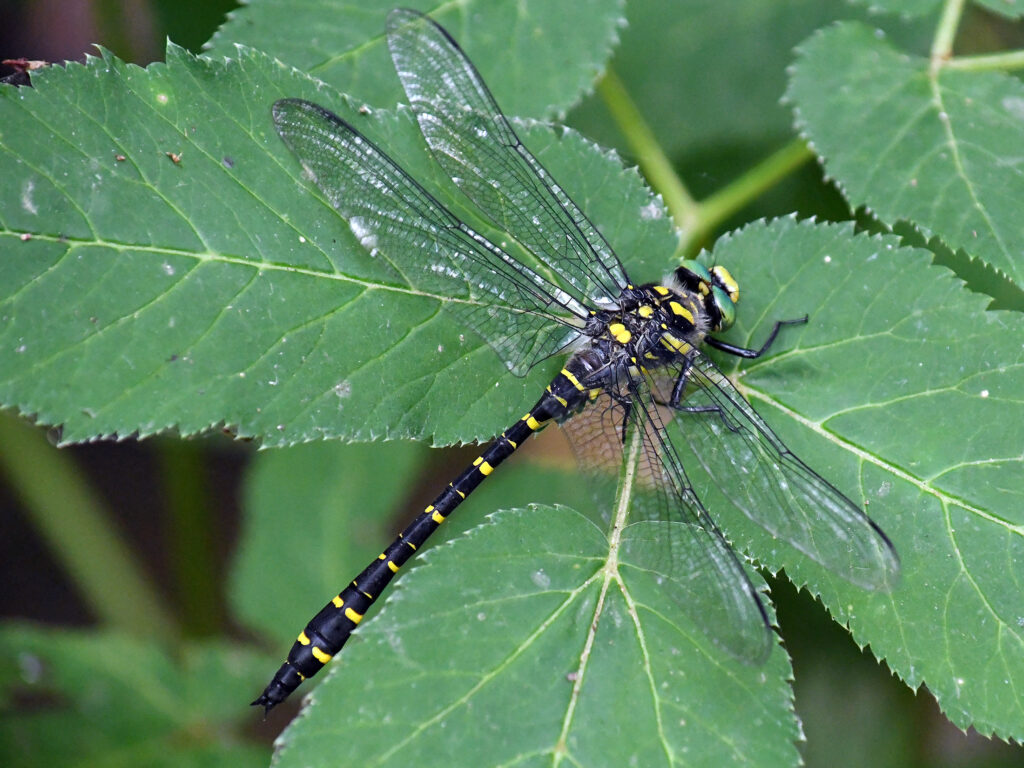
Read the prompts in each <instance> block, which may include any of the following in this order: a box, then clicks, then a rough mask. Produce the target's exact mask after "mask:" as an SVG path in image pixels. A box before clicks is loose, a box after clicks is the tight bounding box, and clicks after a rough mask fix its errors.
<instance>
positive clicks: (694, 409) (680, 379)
mask: <svg viewBox="0 0 1024 768" xmlns="http://www.w3.org/2000/svg"><path fill="white" fill-rule="evenodd" d="M776 325H778V324H776ZM777 330H778V329H777V328H776V331H777ZM772 336H773V338H774V332H773V334H772ZM769 343H771V340H769ZM691 368H693V363H692V362H691V361H690V360H689V359H687V360H686V362H685V363H683V367H682V368H681V369H680V371H679V376H677V377H676V382H675V384H674V385H673V386H672V395H671V397H670V398H669V401H668V402H667V403H662V402H658V405H667V406H668V407H669V408H671V409H672V410H674V411H677V412H679V413H716V414H718V417H719V418H720V419H721V420H722V423H723V424H725V427H726V429H728V430H729V431H730V432H739V431H740V429H739V427H738V426H736V425H735V424H732V423H731V422H730V421H729V419H728V418H726V415H725V411H724V410H723V409H722V408H721V407H719V406H717V405H683V395H684V394H685V393H686V384H687V382H688V381H689V380H690V369H691ZM656 402H657V401H656Z"/></svg>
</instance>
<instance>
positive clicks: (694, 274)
mask: <svg viewBox="0 0 1024 768" xmlns="http://www.w3.org/2000/svg"><path fill="white" fill-rule="evenodd" d="M676 277H677V278H679V282H681V283H682V284H683V286H684V287H686V288H688V289H690V290H691V291H695V290H697V284H698V283H707V284H708V285H711V284H712V283H713V282H714V279H713V278H712V277H711V273H710V272H708V268H707V267H705V266H704V265H703V264H701V263H700V262H699V261H689V260H688V261H684V262H683V263H682V264H680V265H679V267H678V268H677V269H676Z"/></svg>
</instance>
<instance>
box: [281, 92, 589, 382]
mask: <svg viewBox="0 0 1024 768" xmlns="http://www.w3.org/2000/svg"><path fill="white" fill-rule="evenodd" d="M273 116H274V124H275V125H276V127H277V132H278V133H279V134H280V135H281V138H282V139H283V140H284V142H285V144H287V145H288V147H289V149H291V150H292V152H294V153H295V155H296V156H297V157H298V159H299V160H300V161H301V163H302V165H303V167H304V168H305V170H306V172H307V174H308V175H309V176H310V177H311V178H312V180H313V181H314V182H315V183H316V185H317V186H318V187H319V188H320V190H321V191H322V192H323V194H324V195H325V196H326V198H327V200H328V202H330V204H331V205H332V206H334V208H335V209H336V210H337V211H338V212H339V213H340V214H341V215H342V216H343V217H344V218H345V219H346V220H347V221H348V223H349V226H350V227H351V229H352V231H353V233H354V234H355V235H356V237H357V238H358V239H359V241H360V242H361V243H362V244H363V246H364V247H365V248H367V249H368V250H369V251H370V253H371V254H373V255H375V256H377V257H379V258H382V259H387V261H388V263H389V264H390V266H391V267H392V268H393V270H394V272H395V274H396V275H398V276H399V277H398V279H399V281H400V282H402V283H403V284H402V285H400V286H396V289H407V290H412V291H415V292H417V293H421V294H426V295H430V296H433V297H435V298H437V299H439V300H441V301H442V302H443V303H444V304H445V305H447V306H448V307H450V309H451V310H452V311H454V312H455V313H456V314H457V315H458V316H459V317H461V318H462V319H464V321H465V322H466V323H468V324H469V325H470V327H472V328H474V329H475V330H476V331H478V332H479V333H480V334H481V335H482V336H483V338H484V339H485V340H486V341H487V342H488V343H489V344H490V345H491V346H492V347H493V348H494V349H495V351H496V352H497V353H498V355H499V356H500V357H501V358H502V359H503V360H504V361H505V362H506V364H507V365H508V367H509V368H510V369H511V370H512V371H513V372H514V373H516V374H519V375H522V374H524V373H525V372H526V370H527V369H528V368H529V366H530V365H531V364H532V363H534V362H536V361H537V360H539V359H541V358H543V357H547V356H549V355H552V354H554V353H556V352H558V351H560V350H561V349H563V348H564V347H565V346H566V345H567V344H569V343H571V342H572V341H573V340H574V339H575V338H576V337H577V336H578V335H579V331H578V329H579V327H581V326H582V324H583V323H584V321H585V318H586V316H587V310H586V309H585V308H584V307H583V306H582V305H581V304H579V303H578V302H577V301H575V300H574V299H572V297H570V296H568V295H567V294H566V293H565V292H564V291H561V290H560V289H559V288H558V287H557V286H555V285H553V284H551V283H550V282H549V281H547V280H546V279H545V278H543V277H541V276H540V275H539V274H537V273H536V272H534V271H533V270H531V269H530V268H529V267H527V266H525V265H523V264H521V263H519V262H518V261H516V260H515V259H514V258H512V257H511V256H510V255H509V254H507V253H506V252H505V251H503V250H502V249H501V248H499V247H498V246H496V245H494V244H493V243H492V242H490V241H489V240H487V239H486V238H485V237H483V236H482V235H480V234H479V233H477V232H475V231H473V230H472V229H470V228H469V227H468V226H466V225H465V224H464V223H463V222H461V221H460V220H459V219H458V218H457V217H456V216H455V215H454V214H453V213H451V212H450V211H449V210H448V209H447V208H445V207H444V206H443V205H442V204H441V203H440V202H438V201H437V200H436V199H435V198H434V197H433V196H432V195H430V193H429V192H427V191H426V190H425V189H424V188H423V187H422V186H420V185H419V184H418V183H417V182H416V181H414V180H413V179H412V178H411V177H410V176H409V175H408V174H407V173H405V171H403V170H402V169H401V168H400V167H399V166H398V165H397V164H396V163H395V162H394V161H393V160H391V158H389V157H388V156H387V155H386V154H385V153H384V152H382V151H381V150H380V149H378V148H377V147H376V146H375V145H374V144H373V142H371V141H370V140H369V139H367V138H366V137H365V136H363V135H362V134H361V133H359V132H358V131H357V130H356V129H355V128H353V127H352V126H351V125H349V124H348V123H347V122H345V121H344V120H342V119H341V118H340V117H338V116H337V115H335V114H333V113H331V112H329V111H328V110H326V109H324V108H322V107H320V106H317V105H316V104H313V103H311V102H308V101H302V100H300V99H283V100H281V101H278V102H277V103H275V104H274V109H273Z"/></svg>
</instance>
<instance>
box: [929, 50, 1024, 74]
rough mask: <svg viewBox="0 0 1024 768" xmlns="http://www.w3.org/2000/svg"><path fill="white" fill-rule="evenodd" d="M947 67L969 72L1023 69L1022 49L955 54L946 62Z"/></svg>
mask: <svg viewBox="0 0 1024 768" xmlns="http://www.w3.org/2000/svg"><path fill="white" fill-rule="evenodd" d="M946 68H947V69H961V70H965V71H971V72H984V71H988V70H996V71H1000V72H1007V71H1010V70H1013V69H1024V51H1009V52H1007V53H987V54H983V55H980V56H957V57H955V58H952V59H950V60H949V61H947V62H946Z"/></svg>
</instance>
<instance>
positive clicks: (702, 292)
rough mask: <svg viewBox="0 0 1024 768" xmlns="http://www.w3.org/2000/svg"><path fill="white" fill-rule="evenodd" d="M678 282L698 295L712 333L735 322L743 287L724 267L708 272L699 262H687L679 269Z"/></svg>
mask: <svg viewBox="0 0 1024 768" xmlns="http://www.w3.org/2000/svg"><path fill="white" fill-rule="evenodd" d="M675 275H676V279H677V280H678V281H679V283H680V285H682V286H683V288H685V289H686V290H688V291H693V292H694V293H697V294H698V295H699V296H700V297H701V300H702V301H703V304H704V308H705V309H706V310H707V312H708V315H709V318H710V320H711V330H713V331H724V330H725V329H726V328H728V327H729V326H731V325H732V324H733V322H734V321H735V320H736V302H738V301H739V300H740V287H739V285H738V284H737V282H736V281H735V280H734V279H733V276H732V275H730V274H729V270H727V269H726V268H725V267H723V266H722V265H721V264H716V265H715V266H713V267H711V269H708V268H707V267H706V266H704V265H703V264H701V263H700V262H697V261H684V262H683V263H682V264H680V265H679V266H678V267H677V268H676V272H675Z"/></svg>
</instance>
